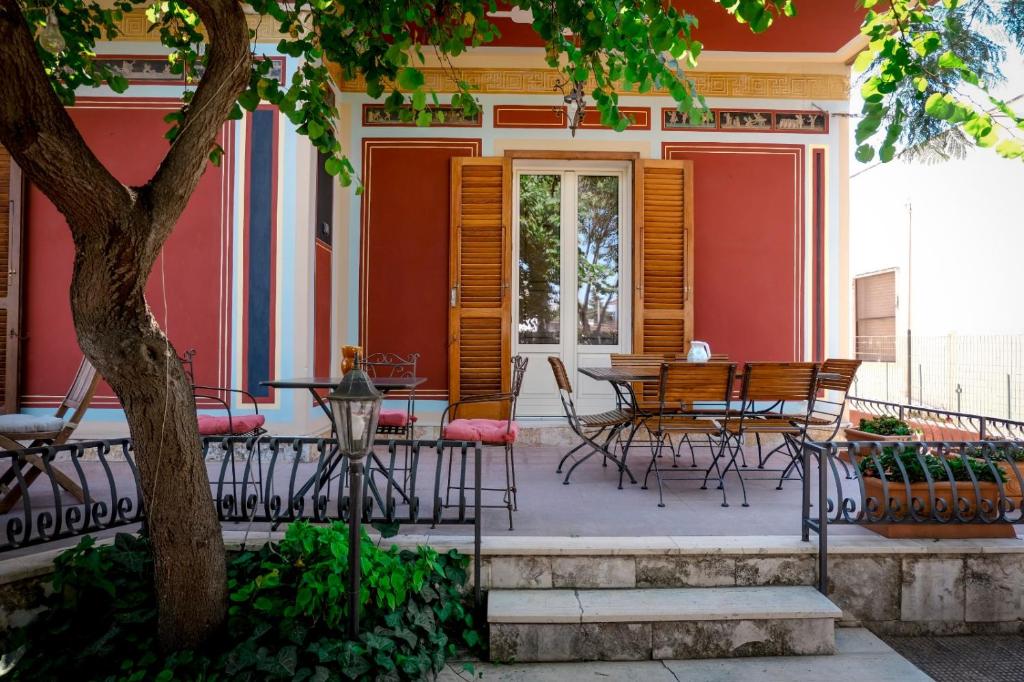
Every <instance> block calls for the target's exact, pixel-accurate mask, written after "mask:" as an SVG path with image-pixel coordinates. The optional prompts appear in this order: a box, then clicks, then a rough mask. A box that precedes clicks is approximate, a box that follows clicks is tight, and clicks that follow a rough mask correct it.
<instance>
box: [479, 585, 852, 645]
mask: <svg viewBox="0 0 1024 682" xmlns="http://www.w3.org/2000/svg"><path fill="white" fill-rule="evenodd" d="M841 616H842V611H841V610H840V609H839V607H837V606H836V605H835V604H833V603H832V602H831V601H829V600H828V598H827V597H825V596H824V595H822V594H821V593H819V592H818V591H817V590H815V589H814V588H811V587H725V588H675V589H623V590H610V589H609V590H557V589H554V590H491V591H490V592H489V593H488V603H487V620H488V623H489V625H490V652H491V660H493V661H508V662H512V661H515V662H534V661H594V660H599V661H641V660H650V659H666V658H667V659H690V658H728V657H743V656H791V655H822V654H832V653H834V652H835V621H836V620H837V619H838V618H840V617H841Z"/></svg>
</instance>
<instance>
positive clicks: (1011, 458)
mask: <svg viewBox="0 0 1024 682" xmlns="http://www.w3.org/2000/svg"><path fill="white" fill-rule="evenodd" d="M967 456H968V457H972V458H975V459H977V460H979V461H981V462H982V463H985V454H984V453H983V452H982V450H981V448H971V449H969V450H967ZM988 457H989V459H990V460H991V461H992V464H994V465H995V466H996V468H997V469H999V470H1000V471H1001V472H1002V473H1003V494H1004V495H1006V497H1007V498H1009V499H1010V501H1012V502H1013V506H1014V509H1015V510H1019V509H1021V505H1022V503H1024V491H1022V490H1021V480H1022V479H1024V448H1021V447H1018V448H1007V449H1000V450H990V451H989V453H988ZM985 465H986V466H988V465H987V464H985Z"/></svg>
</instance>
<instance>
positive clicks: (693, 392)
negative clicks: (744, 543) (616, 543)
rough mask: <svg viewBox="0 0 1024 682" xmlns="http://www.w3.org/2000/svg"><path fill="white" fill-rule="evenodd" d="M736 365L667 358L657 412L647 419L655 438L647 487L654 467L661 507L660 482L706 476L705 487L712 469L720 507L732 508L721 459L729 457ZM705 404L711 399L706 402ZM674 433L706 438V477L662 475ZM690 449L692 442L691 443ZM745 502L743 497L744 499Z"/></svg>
mask: <svg viewBox="0 0 1024 682" xmlns="http://www.w3.org/2000/svg"><path fill="white" fill-rule="evenodd" d="M735 375H736V365H734V364H731V363H727V362H707V363H690V362H666V363H663V364H662V365H661V374H660V377H659V381H658V412H657V414H656V415H655V416H654V417H651V418H649V419H648V420H647V422H646V423H647V428H648V430H649V431H650V432H651V435H652V436H653V442H654V446H653V447H652V448H651V450H652V452H651V462H650V464H648V466H647V473H646V474H645V475H644V485H643V487H644V489H646V488H647V479H648V478H649V477H650V475H651V471H652V470H653V471H654V474H655V477H656V478H657V480H658V506H659V507H664V506H665V498H664V493H663V490H662V481H663V480H668V481H686V480H702V484H701V489H702V490H703V489H706V488H707V481H708V478H709V476H710V472H711V470H712V469H714V470H715V471H716V472H717V478H718V484H719V485H718V487H719V489H721V491H722V506H723V507H728V506H729V502H728V499H727V498H726V494H725V479H724V473H725V472H724V471H723V470H722V469H721V467H720V466H719V461H720V460H721V459H722V458H723V457H724V456H725V451H726V445H727V442H728V434H729V431H728V429H729V426H730V419H734V418H736V417H734V412H733V410H732V393H733V381H734V378H735ZM707 403H712V405H711V406H708V405H707ZM672 434H676V435H679V436H681V437H682V438H686V439H690V437H692V436H704V437H705V438H707V440H708V448H709V449H710V450H711V451H712V453H713V459H712V462H711V465H710V466H708V469H707V471H706V472H705V474H704V476H703V478H702V479H695V478H681V477H672V478H664V477H663V476H662V474H661V468H660V467H659V466H658V458H659V456H660V454H661V452H660V451H661V449H662V447H664V444H665V442H666V441H667V439H668V438H669V437H670V436H671V435H672ZM690 447H691V450H692V447H693V445H692V442H691V446H690ZM744 501H745V500H744Z"/></svg>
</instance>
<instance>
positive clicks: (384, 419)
mask: <svg viewBox="0 0 1024 682" xmlns="http://www.w3.org/2000/svg"><path fill="white" fill-rule="evenodd" d="M409 422H412V423H414V424H415V423H416V415H410V414H409V413H407V412H406V411H405V410H396V409H392V408H388V407H383V408H381V410H380V417H378V418H377V426H397V427H398V428H402V427H403V426H408V425H409Z"/></svg>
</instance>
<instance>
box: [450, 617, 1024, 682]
mask: <svg viewBox="0 0 1024 682" xmlns="http://www.w3.org/2000/svg"><path fill="white" fill-rule="evenodd" d="M836 649H837V651H836V654H835V655H831V656H793V657H776V658H728V659H696V660H666V661H636V662H631V663H606V662H586V663H520V664H513V665H506V664H492V663H476V664H474V669H475V670H474V672H475V674H476V675H477V676H479V679H483V680H489V681H490V682H594V681H595V680H604V681H606V682H641V681H642V682H679V681H680V680H686V681H689V680H701V681H702V682H733V681H735V680H743V681H744V682H779V681H780V680H784V681H785V682H821V680H828V681H829V682H863V681H864V680H899V681H900V682H925V681H927V680H929V679H930V678H929V677H928V676H927V675H925V674H924V673H923V672H921V671H920V670H918V669H917V668H915V667H914V666H913V665H912V664H911V663H910V662H908V661H907V660H906V659H904V658H903V657H901V656H900V655H899V654H898V653H896V652H895V651H893V650H892V649H891V648H890V647H889V646H887V645H886V644H885V643H884V642H882V641H881V640H879V639H878V638H877V637H875V636H874V635H872V634H871V633H870V632H868V631H867V630H863V629H859V628H840V629H839V630H838V631H837V632H836ZM466 679H468V675H467V673H465V672H464V671H463V670H462V669H461V664H460V663H457V662H455V663H452V664H450V665H449V666H448V668H447V669H446V670H444V671H442V673H441V674H440V675H439V676H438V680H439V682H462V681H464V680H466ZM950 679H951V680H957V681H959V680H963V679H981V677H980V676H974V677H970V676H967V677H965V676H961V677H958V678H950ZM998 679H1007V680H1010V679H1013V680H1016V679H1019V676H1018V677H1012V676H1011V677H1005V678H1004V677H1000V678H998Z"/></svg>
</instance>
